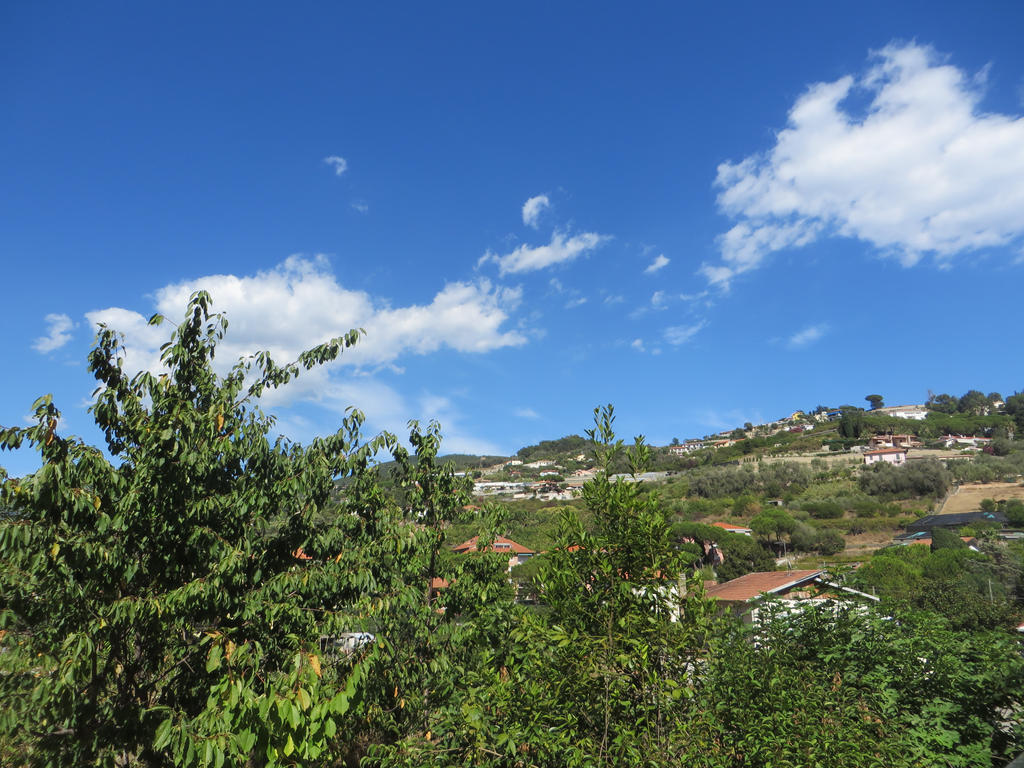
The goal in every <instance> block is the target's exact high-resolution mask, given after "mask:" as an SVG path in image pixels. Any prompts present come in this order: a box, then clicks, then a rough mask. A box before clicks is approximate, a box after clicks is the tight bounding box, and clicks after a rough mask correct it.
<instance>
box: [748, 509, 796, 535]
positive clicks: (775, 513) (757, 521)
mask: <svg viewBox="0 0 1024 768" xmlns="http://www.w3.org/2000/svg"><path fill="white" fill-rule="evenodd" d="M796 525H797V523H796V521H795V520H794V519H793V518H792V517H790V516H789V515H787V514H786V513H785V512H783V511H782V510H781V509H766V510H765V511H764V512H761V513H760V514H759V515H757V516H755V517H754V518H753V519H752V520H751V521H750V528H751V530H753V532H754V533H756V534H757V535H758V536H760V537H761V538H764V539H768V538H770V537H772V536H774V537H775V539H776V541H780V540H781V539H782V537H783V536H784V535H786V534H790V533H792V532H793V531H794V530H795V529H796Z"/></svg>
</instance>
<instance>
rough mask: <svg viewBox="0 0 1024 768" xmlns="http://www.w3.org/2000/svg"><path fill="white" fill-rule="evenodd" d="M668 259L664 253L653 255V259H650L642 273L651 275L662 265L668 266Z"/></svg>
mask: <svg viewBox="0 0 1024 768" xmlns="http://www.w3.org/2000/svg"><path fill="white" fill-rule="evenodd" d="M669 261H671V259H668V258H666V257H665V254H663V253H661V254H658V256H656V257H655V259H654V261H652V262H651V263H650V265H648V267H647V269H645V270H644V274H646V275H653V274H654V273H655V272H657V271H658V270H659V269H661V268H662V267H666V266H668V263H669Z"/></svg>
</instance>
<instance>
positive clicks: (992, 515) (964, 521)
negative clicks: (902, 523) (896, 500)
mask: <svg viewBox="0 0 1024 768" xmlns="http://www.w3.org/2000/svg"><path fill="white" fill-rule="evenodd" d="M975 523H998V524H1000V525H1002V524H1004V523H1006V515H1004V514H1003V513H1002V512H985V511H983V510H980V509H979V510H976V511H974V512H953V513H950V514H947V515H927V516H925V517H922V518H921V519H920V520H915V521H914V522H912V523H910V524H908V525H907V533H921V532H929V533H930V532H931V531H932V530H934V529H935V528H949V529H954V528H963V527H964V526H965V525H973V524H975Z"/></svg>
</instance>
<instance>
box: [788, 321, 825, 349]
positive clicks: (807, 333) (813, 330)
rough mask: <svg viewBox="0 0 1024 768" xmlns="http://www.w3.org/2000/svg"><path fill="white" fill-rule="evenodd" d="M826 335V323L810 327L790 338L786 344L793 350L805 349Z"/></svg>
mask: <svg viewBox="0 0 1024 768" xmlns="http://www.w3.org/2000/svg"><path fill="white" fill-rule="evenodd" d="M826 333H828V325H827V324H826V323H819V324H818V325H812V326H809V327H807V328H804V329H803V330H802V331H799V332H797V333H794V334H793V335H792V336H790V337H789V342H788V344H789V346H790V347H793V348H797V347H806V346H807V345H808V344H813V343H814V342H816V341H817V340H818V339H820V338H821V337H822V336H824V335H825V334H826Z"/></svg>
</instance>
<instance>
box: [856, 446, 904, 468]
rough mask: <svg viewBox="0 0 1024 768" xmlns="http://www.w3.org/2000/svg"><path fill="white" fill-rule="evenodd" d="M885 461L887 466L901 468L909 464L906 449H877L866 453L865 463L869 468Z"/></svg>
mask: <svg viewBox="0 0 1024 768" xmlns="http://www.w3.org/2000/svg"><path fill="white" fill-rule="evenodd" d="M882 461H884V462H885V463H886V464H894V465H896V466H900V465H902V464H906V462H907V449H906V448H876V449H875V450H873V451H864V463H865V464H866V465H868V466H870V465H872V464H877V463H879V462H882Z"/></svg>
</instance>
